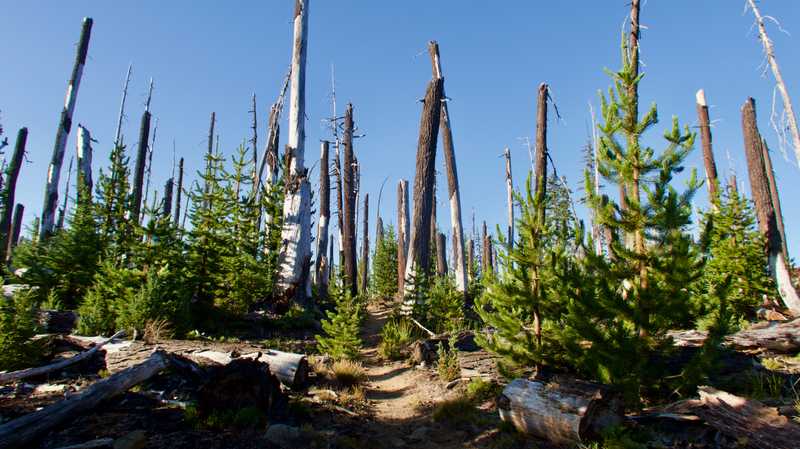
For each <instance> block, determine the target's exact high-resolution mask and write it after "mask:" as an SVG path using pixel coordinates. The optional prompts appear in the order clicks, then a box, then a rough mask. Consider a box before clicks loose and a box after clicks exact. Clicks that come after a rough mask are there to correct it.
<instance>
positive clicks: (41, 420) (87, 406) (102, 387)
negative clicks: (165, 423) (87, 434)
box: [0, 350, 169, 448]
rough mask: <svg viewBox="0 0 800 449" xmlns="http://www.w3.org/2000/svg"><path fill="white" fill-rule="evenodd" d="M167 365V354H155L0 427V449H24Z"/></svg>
mask: <svg viewBox="0 0 800 449" xmlns="http://www.w3.org/2000/svg"><path fill="white" fill-rule="evenodd" d="M168 365H169V357H168V356H167V354H166V353H165V352H163V351H160V350H156V351H154V352H153V353H152V354H151V355H150V357H149V358H148V359H147V360H145V361H144V362H143V363H141V364H139V365H136V366H132V367H130V368H128V369H126V370H124V371H121V372H119V373H117V374H114V375H112V376H111V377H108V378H107V379H104V380H101V381H99V382H97V383H95V384H93V385H91V386H89V387H88V388H86V389H85V390H83V391H82V392H80V393H78V394H76V395H74V396H71V397H68V398H67V399H64V400H63V401H61V402H57V403H55V404H52V405H49V406H47V407H45V408H43V409H41V410H38V411H35V412H33V413H29V414H27V415H25V416H22V417H20V418H17V419H15V420H13V421H10V422H7V423H5V424H3V425H0V448H16V447H26V446H27V445H28V444H29V443H30V442H32V441H34V440H36V439H37V438H39V437H41V436H42V435H43V434H44V433H45V432H47V431H48V430H50V429H52V428H53V427H55V426H57V425H59V424H61V423H63V422H64V421H67V420H68V419H70V418H73V417H75V415H76V414H78V413H81V412H84V411H87V410H91V409H93V408H94V407H96V406H97V405H98V404H100V403H101V402H103V401H105V400H106V399H109V398H111V397H113V396H116V395H118V394H120V393H123V392H125V391H127V390H128V389H129V388H131V387H133V386H134V385H137V384H139V383H141V382H144V381H145V380H147V379H149V378H151V377H153V376H154V375H156V374H157V373H158V372H159V371H161V370H163V369H164V368H166V367H167V366H168Z"/></svg>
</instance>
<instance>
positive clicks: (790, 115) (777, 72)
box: [747, 0, 800, 165]
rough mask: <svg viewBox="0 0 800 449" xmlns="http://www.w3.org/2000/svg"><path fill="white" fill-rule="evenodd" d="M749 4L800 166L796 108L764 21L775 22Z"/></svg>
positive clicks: (754, 4)
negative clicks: (779, 95) (781, 101)
mask: <svg viewBox="0 0 800 449" xmlns="http://www.w3.org/2000/svg"><path fill="white" fill-rule="evenodd" d="M747 4H748V5H749V6H750V9H751V10H752V11H753V15H754V16H755V17H756V25H758V37H759V40H761V45H762V46H763V47H764V54H765V55H766V57H767V62H768V63H769V67H770V69H771V70H772V76H774V77H775V87H776V88H777V89H778V92H780V93H781V99H782V100H783V110H784V111H785V113H786V122H787V125H788V128H789V132H791V133H792V146H793V147H794V154H795V158H796V159H797V164H798V165H800V129H799V128H798V126H797V117H796V116H795V115H794V107H793V106H792V99H791V98H790V97H789V89H787V88H786V82H784V81H783V75H781V69H780V67H779V66H778V60H777V59H776V58H775V48H773V46H772V40H771V39H770V38H769V36H768V35H767V27H766V26H765V21H764V19H771V20H773V21H774V20H775V19H774V18H771V17H768V16H762V15H761V11H759V9H758V7H756V2H755V0H747Z"/></svg>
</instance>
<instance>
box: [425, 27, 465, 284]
mask: <svg viewBox="0 0 800 449" xmlns="http://www.w3.org/2000/svg"><path fill="white" fill-rule="evenodd" d="M428 52H429V53H430V56H431V63H432V66H433V76H434V78H443V77H444V75H443V73H442V65H441V58H440V56H439V44H438V43H436V41H431V42H429V43H428ZM442 97H446V94H445V90H444V86H442ZM440 127H441V132H442V152H443V155H444V165H445V171H446V172H447V193H448V196H449V200H450V227H451V230H452V233H453V261H452V263H453V270H454V272H455V280H456V289H457V290H458V291H460V292H464V293H466V291H467V266H466V261H465V260H464V226H463V223H462V218H461V192H460V189H459V186H458V169H457V166H456V153H455V147H454V144H453V130H452V127H451V124H450V112H449V111H448V107H447V101H442V111H441V121H440Z"/></svg>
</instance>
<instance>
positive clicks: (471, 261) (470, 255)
mask: <svg viewBox="0 0 800 449" xmlns="http://www.w3.org/2000/svg"><path fill="white" fill-rule="evenodd" d="M473 273H475V240H473V239H471V238H470V239H469V240H467V274H468V276H469V281H473V280H474V279H473V278H472V276H473Z"/></svg>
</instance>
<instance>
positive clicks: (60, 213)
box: [56, 157, 75, 230]
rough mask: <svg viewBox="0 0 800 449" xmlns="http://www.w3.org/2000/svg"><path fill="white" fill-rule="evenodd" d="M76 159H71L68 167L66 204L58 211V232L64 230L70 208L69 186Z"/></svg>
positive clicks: (65, 188)
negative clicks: (65, 219) (68, 208)
mask: <svg viewBox="0 0 800 449" xmlns="http://www.w3.org/2000/svg"><path fill="white" fill-rule="evenodd" d="M74 160H75V158H73V157H70V158H69V166H68V167H67V183H66V185H65V187H64V204H63V205H62V206H61V209H59V210H58V218H57V219H56V230H61V229H64V216H66V214H67V207H68V206H69V186H70V179H71V178H72V162H73V161H74Z"/></svg>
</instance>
